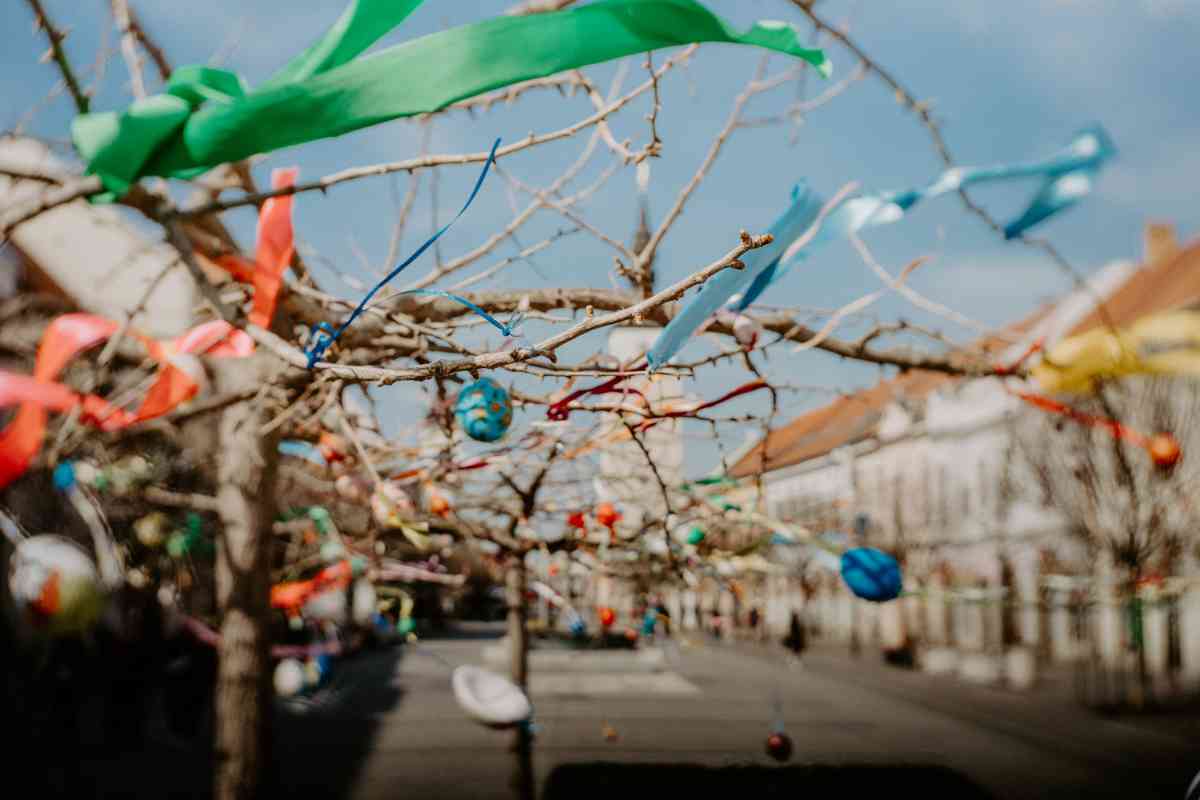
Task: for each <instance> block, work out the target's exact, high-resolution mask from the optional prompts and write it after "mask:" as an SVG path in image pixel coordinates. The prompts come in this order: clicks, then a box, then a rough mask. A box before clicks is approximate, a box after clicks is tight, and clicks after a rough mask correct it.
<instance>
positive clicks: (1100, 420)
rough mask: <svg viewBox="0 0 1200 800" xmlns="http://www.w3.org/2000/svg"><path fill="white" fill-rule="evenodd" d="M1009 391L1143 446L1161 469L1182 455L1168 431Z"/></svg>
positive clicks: (1026, 393) (1084, 423)
mask: <svg viewBox="0 0 1200 800" xmlns="http://www.w3.org/2000/svg"><path fill="white" fill-rule="evenodd" d="M1008 391H1009V393H1010V394H1012V395H1015V396H1016V397H1018V398H1020V399H1021V400H1023V401H1024V402H1026V403H1028V404H1029V405H1031V406H1033V407H1034V408H1038V409H1041V410H1042V411H1046V412H1049V413H1051V414H1058V415H1060V416H1063V417H1066V418H1067V419H1070V420H1072V421H1074V422H1078V423H1079V424H1080V425H1085V426H1087V427H1089V428H1101V429H1103V430H1106V431H1108V432H1109V433H1110V434H1112V436H1113V438H1115V439H1123V440H1125V441H1127V442H1129V443H1130V444H1132V445H1133V446H1134V447H1137V448H1139V449H1141V450H1145V451H1146V453H1147V454H1148V455H1149V456H1150V458H1151V460H1153V461H1154V465H1155V466H1157V467H1160V468H1163V469H1170V468H1171V467H1174V466H1175V465H1176V464H1177V463H1179V460H1180V459H1181V458H1182V457H1183V451H1182V449H1181V448H1180V446H1179V442H1178V440H1176V439H1175V437H1174V436H1172V435H1171V434H1169V433H1158V434H1154V435H1153V436H1146V435H1145V434H1143V433H1141V432H1139V431H1136V430H1134V429H1133V428H1129V427H1127V426H1125V425H1123V424H1122V423H1120V422H1118V421H1117V420H1115V419H1109V418H1108V417H1100V416H1096V415H1094V414H1088V413H1086V412H1083V411H1080V410H1078V409H1076V408H1072V407H1071V406H1068V405H1067V404H1065V403H1060V402H1059V401H1057V400H1054V399H1052V398H1049V397H1045V396H1043V395H1040V394H1034V393H1033V392H1020V391H1014V390H1012V389H1009V390H1008Z"/></svg>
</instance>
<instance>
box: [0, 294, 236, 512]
mask: <svg viewBox="0 0 1200 800" xmlns="http://www.w3.org/2000/svg"><path fill="white" fill-rule="evenodd" d="M119 329H120V325H119V324H117V323H116V322H113V321H112V320H108V319H104V318H103V317H98V316H95V315H93V314H64V315H62V316H60V317H58V318H57V319H55V320H54V321H53V322H51V323H50V325H48V326H47V328H46V331H45V333H44V334H43V335H42V341H41V343H40V344H39V345H38V352H37V361H36V363H35V366H34V372H33V377H32V379H30V378H29V377H27V376H24V375H14V374H11V373H6V372H0V401H3V404H6V405H11V404H12V403H13V402H20V403H21V407H20V409H19V410H18V411H17V414H16V417H14V419H13V421H12V422H11V423H10V424H9V425H8V427H7V428H5V429H4V430H3V431H2V432H0V488H2V487H4V486H7V485H8V484H9V483H11V482H12V481H13V480H15V479H16V478H18V477H19V476H20V475H22V474H24V473H25V471H26V470H27V469H29V465H30V464H31V463H32V462H33V459H34V457H35V456H36V455H37V453H38V451H39V450H40V449H41V446H42V438H43V436H44V435H45V431H46V424H47V412H48V411H60V412H62V411H68V410H71V409H73V408H76V407H79V408H80V409H81V412H82V414H81V421H83V422H85V423H87V424H90V425H94V426H95V427H97V428H100V429H101V430H106V431H112V430H118V429H120V428H125V427H128V426H130V425H133V424H135V423H138V422H143V421H145V420H148V419H153V418H155V417H159V416H162V415H163V414H166V413H167V412H169V411H171V410H172V409H174V408H175V407H176V406H178V405H179V404H180V403H183V402H184V401H186V400H189V399H190V398H191V397H192V396H193V395H195V393H196V391H197V389H198V388H199V387H198V385H197V384H196V382H195V380H194V379H193V378H192V376H191V375H189V374H188V373H187V372H185V371H184V370H183V369H180V368H179V367H178V366H176V365H175V364H174V363H173V361H172V359H173V357H174V356H175V355H176V354H180V353H183V354H190V355H201V354H208V355H212V356H218V357H242V356H246V355H249V354H250V353H251V352H253V348H254V343H253V341H252V340H251V339H250V337H249V336H247V335H246V334H245V333H244V332H243V331H239V330H237V329H235V328H233V326H231V325H229V323H227V322H224V321H223V320H214V321H212V322H206V323H204V324H203V325H199V326H197V327H195V328H193V329H192V330H190V331H188V332H187V333H185V334H183V335H182V336H180V337H178V338H177V339H174V340H172V341H168V342H160V341H157V340H155V339H150V338H147V337H145V336H141V335H139V334H133V336H134V337H135V338H136V339H137V340H138V341H140V342H141V343H142V344H143V345H144V346H145V348H146V351H147V352H148V354H149V355H150V357H151V358H152V359H154V360H155V361H157V362H158V364H159V370H158V374H157V376H156V377H155V380H154V383H153V384H152V385H151V386H150V389H149V391H148V392H147V393H146V397H145V399H144V400H143V401H142V404H141V405H140V406H139V407H138V409H137V410H136V411H128V410H126V409H123V408H118V407H116V406H113V405H111V404H109V403H108V401H106V400H104V399H103V398H101V397H97V396H95V395H83V394H79V393H77V392H75V391H74V390H72V389H71V388H70V387H67V386H64V385H63V384H60V383H57V382H56V380H55V379H56V378H57V377H58V375H59V374H60V373H61V372H62V371H63V369H65V368H66V366H67V364H68V363H69V362H70V361H71V359H73V358H74V357H75V356H76V355H78V354H79V353H81V352H83V351H84V350H88V349H90V348H92V347H94V346H96V345H98V344H100V343H101V342H103V341H105V340H106V339H108V338H109V337H111V336H112V335H113V334H115V333H116V332H117V331H118V330H119ZM68 395H69V396H70V399H68Z"/></svg>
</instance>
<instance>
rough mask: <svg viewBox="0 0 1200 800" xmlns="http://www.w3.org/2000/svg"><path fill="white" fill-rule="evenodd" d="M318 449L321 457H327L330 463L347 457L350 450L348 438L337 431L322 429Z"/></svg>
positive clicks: (326, 459)
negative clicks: (344, 437) (331, 431)
mask: <svg viewBox="0 0 1200 800" xmlns="http://www.w3.org/2000/svg"><path fill="white" fill-rule="evenodd" d="M317 451H318V452H319V453H320V454H321V458H323V459H325V462H326V463H328V464H333V463H336V462H338V461H342V460H344V459H345V458H346V453H348V452H349V451H350V447H349V445H348V444H347V443H346V440H345V439H343V438H342V437H341V436H338V435H337V434H336V433H330V432H329V431H322V432H321V437H320V438H319V439H317Z"/></svg>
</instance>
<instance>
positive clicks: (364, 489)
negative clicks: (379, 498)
mask: <svg viewBox="0 0 1200 800" xmlns="http://www.w3.org/2000/svg"><path fill="white" fill-rule="evenodd" d="M333 488H334V489H335V490H337V493H338V497H340V498H342V499H343V500H345V501H346V502H348V503H363V502H365V501H366V499H367V496H368V494H369V493H370V485H369V484H368V483H367V482H366V481H364V480H362V479H361V478H359V477H358V476H356V475H349V474H347V475H339V476H338V478H337V480H336V481H334V482H333Z"/></svg>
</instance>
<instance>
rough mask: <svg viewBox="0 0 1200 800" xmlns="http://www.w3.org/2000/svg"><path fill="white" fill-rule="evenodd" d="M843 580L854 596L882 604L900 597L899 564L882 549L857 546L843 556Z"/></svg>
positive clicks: (901, 586)
mask: <svg viewBox="0 0 1200 800" xmlns="http://www.w3.org/2000/svg"><path fill="white" fill-rule="evenodd" d="M842 580H844V581H845V582H846V585H847V586H849V587H850V591H852V592H854V594H855V596H856V597H861V598H862V599H863V600H870V601H871V602H873V603H883V602H886V601H888V600H895V599H896V598H897V597H899V596H900V590H901V589H902V588H903V581H902V580H901V577H900V564H899V563H897V561H896V559H894V558H892V557H891V556H890V555H888V554H887V553H885V552H883V551H882V550H876V549H875V548H874V547H856V548H854V549H852V550H847V551H846V552H845V553H842Z"/></svg>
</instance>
